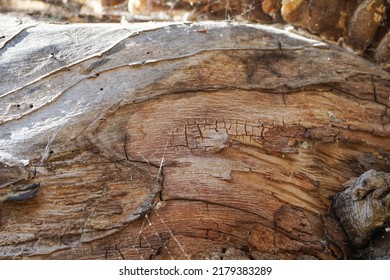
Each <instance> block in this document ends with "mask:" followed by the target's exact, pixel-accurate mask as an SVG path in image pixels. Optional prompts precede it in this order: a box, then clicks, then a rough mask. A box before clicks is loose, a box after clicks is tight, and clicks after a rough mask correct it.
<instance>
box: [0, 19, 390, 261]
mask: <svg viewBox="0 0 390 280" xmlns="http://www.w3.org/2000/svg"><path fill="white" fill-rule="evenodd" d="M7 22H8V23H10V21H9V20H8V21H7ZM3 26H4V27H3V28H0V31H1V32H3V33H2V34H5V35H4V36H5V37H4V38H2V39H1V40H2V41H0V43H1V45H0V46H1V47H2V48H1V49H0V52H1V55H0V71H1V73H2V76H1V78H0V79H1V80H0V112H1V115H0V162H1V166H0V174H1V176H0V186H3V188H1V189H0V191H1V193H0V195H1V197H2V200H4V201H3V202H0V258H2V259H13V258H15V259H33V258H36V259H105V258H106V259H210V258H211V259H252V258H254V259H267V258H271V259H313V258H315V259H317V258H318V259H334V258H336V259H342V258H350V257H351V251H350V245H349V241H348V239H347V237H346V236H345V234H344V233H343V230H342V229H341V227H340V226H339V224H338V221H337V219H335V218H334V217H333V215H332V211H331V209H330V203H331V196H333V195H334V194H336V193H337V192H339V191H342V190H343V188H344V187H343V185H342V184H343V183H344V182H346V181H347V180H349V179H350V178H351V177H356V176H359V175H360V174H361V173H363V172H364V171H366V170H369V169H375V170H378V171H386V172H389V170H390V165H389V154H390V142H389V137H390V123H389V119H390V111H389V105H390V100H389V93H390V82H389V80H390V79H389V78H390V75H389V73H387V72H384V71H383V70H381V69H380V68H378V66H376V65H374V64H371V63H369V62H367V61H365V60H363V59H361V58H359V57H356V56H355V55H354V54H352V53H349V52H346V51H345V50H343V49H340V48H338V47H337V46H333V45H331V44H327V43H322V42H318V41H315V40H311V39H306V38H303V37H300V36H298V35H295V34H292V33H289V32H287V31H284V30H278V29H275V28H272V27H265V26H261V25H248V24H232V23H223V22H221V23H215V22H204V23H198V24H170V23H161V24H156V23H149V24H138V25H119V24H118V25H112V24H100V25H93V26H89V25H76V24H75V25H56V24H37V23H32V22H23V23H20V22H19V23H18V22H15V23H12V24H8V25H7V26H6V25H5V24H4V22H3ZM11 183H12V184H11ZM32 184H37V185H38V184H40V188H39V190H38V192H37V193H36V194H35V197H34V198H32V199H28V200H20V201H12V202H6V201H5V200H7V198H10V197H11V198H12V197H15V191H16V190H21V189H22V190H24V188H25V187H28V186H31V185H32ZM16 197H18V196H16ZM19 198H20V197H19Z"/></svg>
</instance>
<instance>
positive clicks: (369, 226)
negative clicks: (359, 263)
mask: <svg viewBox="0 0 390 280" xmlns="http://www.w3.org/2000/svg"><path fill="white" fill-rule="evenodd" d="M345 185H346V187H347V189H346V190H344V191H343V192H341V193H338V194H337V195H335V197H334V203H333V208H334V209H335V211H336V214H337V216H338V217H340V221H341V224H342V226H343V228H344V229H345V231H346V233H347V234H348V236H349V239H350V240H351V242H352V244H353V245H354V246H355V247H364V246H365V245H367V243H368V242H369V241H370V239H371V236H372V235H373V234H374V233H375V232H376V231H377V230H378V229H381V228H383V227H384V225H385V223H386V222H387V221H390V174H389V173H384V172H376V171H374V170H370V171H367V172H365V173H364V174H362V175H361V176H360V177H359V178H355V179H352V180H350V181H348V182H347V183H346V184H345ZM389 257H390V256H389Z"/></svg>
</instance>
